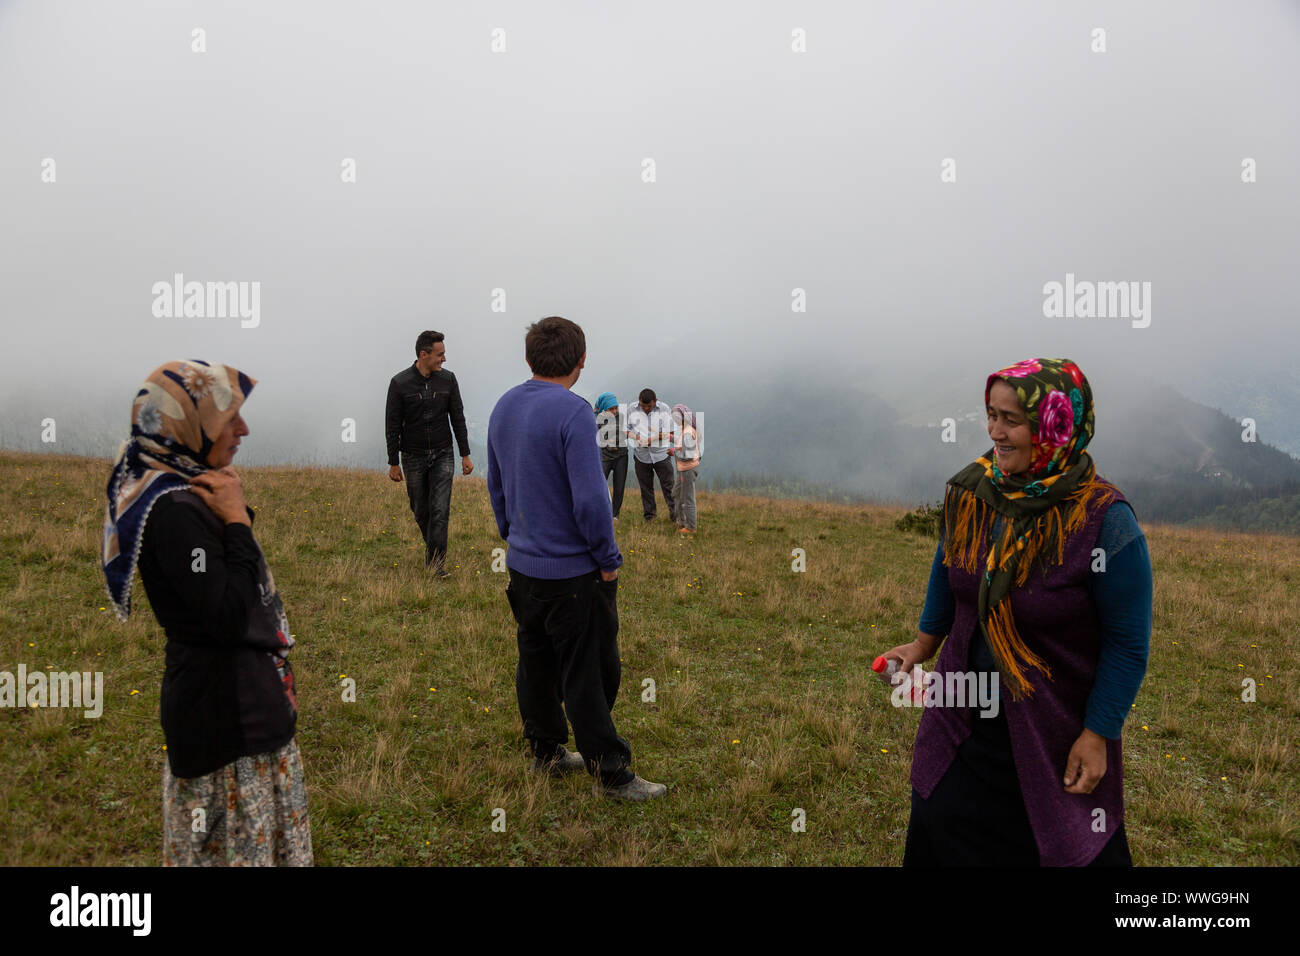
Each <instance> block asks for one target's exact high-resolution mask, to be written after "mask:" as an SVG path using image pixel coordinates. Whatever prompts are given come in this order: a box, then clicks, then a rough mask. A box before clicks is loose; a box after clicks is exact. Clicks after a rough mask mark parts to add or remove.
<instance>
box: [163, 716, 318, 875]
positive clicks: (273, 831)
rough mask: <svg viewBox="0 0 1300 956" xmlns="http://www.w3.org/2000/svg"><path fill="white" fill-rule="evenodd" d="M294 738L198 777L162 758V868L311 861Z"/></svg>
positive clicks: (304, 796) (303, 789)
mask: <svg viewBox="0 0 1300 956" xmlns="http://www.w3.org/2000/svg"><path fill="white" fill-rule="evenodd" d="M311 865H312V856H311V829H310V827H309V826H308V824H307V787H306V785H305V783H304V782H303V772H302V757H301V756H300V755H299V753H298V744H297V741H294V740H290V741H289V742H288V743H287V744H285V745H284V746H283V747H281V748H280V749H279V750H276V751H273V752H271V753H264V754H257V755H255V756H252V757H240V758H239V759H238V760H236V761H235V762H234V763H231V764H227V765H226V766H224V767H222V768H221V769H220V770H217V771H215V772H213V773H210V774H207V775H206V776H203V777H173V776H172V773H171V767H170V765H169V764H168V763H167V761H166V760H164V761H163V866H311Z"/></svg>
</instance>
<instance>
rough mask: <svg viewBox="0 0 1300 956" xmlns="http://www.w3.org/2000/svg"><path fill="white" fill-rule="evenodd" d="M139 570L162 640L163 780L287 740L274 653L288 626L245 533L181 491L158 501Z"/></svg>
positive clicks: (289, 727) (289, 720)
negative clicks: (166, 766) (166, 771)
mask: <svg viewBox="0 0 1300 956" xmlns="http://www.w3.org/2000/svg"><path fill="white" fill-rule="evenodd" d="M249 516H250V519H251V517H252V512H251V511H250V512H249ZM195 549H202V558H201V563H200V558H199V557H198V555H196V553H195ZM139 567H140V579H141V580H142V581H143V582H144V588H145V593H147V594H148V595H149V603H150V604H151V605H152V607H153V612H154V615H155V616H156V617H157V618H158V623H159V624H161V625H162V628H163V631H164V632H165V633H166V634H167V648H166V655H167V666H166V670H165V672H164V674H163V683H162V705H161V716H162V727H163V736H164V737H165V738H166V741H167V758H168V761H169V762H170V765H171V771H172V774H173V775H174V776H177V777H201V776H204V775H206V774H209V773H212V772H213V771H215V770H219V769H220V768H221V767H224V766H225V765H227V764H229V763H233V762H234V761H235V760H236V759H237V758H239V757H245V756H251V755H254V754H261V753H267V752H270V751H274V750H278V749H279V748H281V747H283V746H284V745H285V744H287V743H288V742H289V741H290V740H292V739H293V734H294V728H295V725H296V723H297V711H296V708H295V706H294V704H293V702H292V700H291V699H290V696H289V694H288V692H287V689H286V686H285V683H284V682H283V681H282V679H281V675H280V671H279V668H278V667H277V664H278V663H279V664H280V666H282V667H283V668H284V669H285V672H286V675H287V678H288V680H289V681H290V682H292V672H291V671H289V670H288V668H289V662H288V661H287V660H284V661H282V662H281V659H280V658H279V657H278V656H277V655H276V654H275V653H274V652H275V651H276V650H277V649H283V648H284V646H285V643H286V641H285V639H284V636H283V632H282V630H281V629H282V628H285V627H287V626H288V625H287V621H285V619H284V616H283V612H282V609H281V604H280V598H279V596H278V595H277V594H276V592H275V589H274V586H273V583H272V580H271V577H270V573H269V572H268V571H267V568H266V562H265V560H264V559H263V557H262V552H261V549H260V548H258V546H257V542H256V540H254V538H253V531H252V528H251V527H249V526H247V525H242V524H227V525H223V524H222V523H221V521H219V520H218V519H217V517H216V516H215V515H214V514H213V513H212V511H211V509H209V508H208V506H207V505H205V504H204V503H203V501H202V499H200V498H199V497H198V496H197V495H195V494H194V493H193V492H191V491H184V490H182V491H174V492H170V493H168V494H164V495H162V496H161V497H159V498H158V500H157V501H156V502H154V505H153V508H152V510H151V511H150V512H149V518H148V521H147V523H146V525H145V531H144V540H143V542H142V545H141V549H140V562H139ZM200 568H201V570H200ZM290 686H291V683H290Z"/></svg>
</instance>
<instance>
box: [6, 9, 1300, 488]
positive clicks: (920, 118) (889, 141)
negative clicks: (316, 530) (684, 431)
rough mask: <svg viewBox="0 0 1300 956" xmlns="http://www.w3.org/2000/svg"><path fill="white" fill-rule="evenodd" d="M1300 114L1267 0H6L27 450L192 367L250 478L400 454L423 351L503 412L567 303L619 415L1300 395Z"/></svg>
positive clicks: (1285, 49)
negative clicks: (665, 381) (991, 395)
mask: <svg viewBox="0 0 1300 956" xmlns="http://www.w3.org/2000/svg"><path fill="white" fill-rule="evenodd" d="M1099 28H1100V29H1101V30H1103V31H1104V36H1102V35H1099V34H1097V33H1096V32H1095V31H1097V30H1098V29H1099ZM196 30H201V31H202V33H201V34H199V35H198V38H196V34H195V31H196ZM494 31H498V32H494ZM1102 42H1104V47H1105V49H1104V52H1101V51H1099V50H1098V47H1099V45H1100V43H1102ZM200 43H201V45H202V46H203V47H204V51H203V52H196V50H195V46H196V45H197V44H200ZM494 44H495V45H496V46H497V47H498V51H497V52H494V50H493V46H494ZM801 44H802V45H803V46H804V47H805V51H804V52H797V51H796V49H794V47H797V46H800V45H801ZM502 46H504V49H500V48H501V47H502ZM1298 90H1300V4H1296V3H1283V2H1268V0H1258V2H1250V3H1230V2H1212V3H1194V2H1185V0H1179V2H1147V3H1140V4H1133V3H1077V4H1076V3H1050V4H1046V3H1041V2H1036V0H1026V2H1020V3H983V4H971V3H957V2H949V3H918V2H914V0H906V2H893V3H851V2H824V3H807V2H790V3H771V2H768V3H759V2H751V0H745V2H733V3H710V2H701V0H694V2H680V3H674V2H657V3H654V4H610V3H598V2H590V3H577V2H565V3H558V2H536V0H531V2H519V3H504V2H502V3H451V2H432V3H429V2H422V3H416V2H410V3H360V2H354V3H341V2H321V0H312V2H295V3H289V2H277V0H258V2H233V0H223V2H219V3H218V2H212V3H177V2H165V3H163V2H157V3H144V2H122V3H112V4H107V3H100V2H81V3H74V2H59V3H47V2H36V0H15V2H3V0H0V137H2V140H0V142H2V143H3V148H0V316H3V322H4V333H5V337H4V348H3V351H0V399H3V402H4V409H3V414H2V415H0V426H2V429H0V438H2V439H3V441H4V442H5V443H6V444H8V445H10V446H14V445H18V446H22V447H30V448H42V447H46V448H49V447H50V446H42V445H41V444H40V441H39V434H40V421H41V419H42V418H44V417H47V416H48V417H54V418H55V419H56V421H57V422H58V423H59V428H60V438H61V441H60V442H59V443H57V445H56V446H55V448H53V449H51V450H60V451H92V452H95V453H100V454H107V453H109V452H111V451H112V449H113V447H114V446H115V445H116V441H117V440H118V439H120V438H122V437H125V434H126V431H127V427H128V425H129V413H130V405H131V399H132V397H133V396H134V393H135V390H136V388H137V386H138V384H139V382H140V381H141V380H142V379H143V377H144V376H145V375H146V374H147V373H148V372H149V371H150V369H152V368H153V367H155V366H156V365H158V364H160V363H161V362H163V361H166V360H169V359H173V358H191V357H193V358H204V359H208V360H211V361H219V362H224V363H226V364H229V365H233V366H235V367H237V368H240V369H242V370H244V371H245V372H247V373H248V374H249V375H251V376H253V377H254V378H257V379H258V380H259V383H260V384H259V385H258V387H257V390H256V392H255V393H254V396H253V398H252V399H251V400H250V402H249V405H248V407H247V416H246V417H247V418H248V421H249V423H250V426H251V427H252V430H253V433H252V435H251V436H250V437H249V438H248V439H246V440H245V442H244V446H243V449H241V460H244V461H247V462H253V461H258V462H267V461H276V460H284V459H286V458H290V459H302V458H303V457H312V458H314V459H315V460H319V461H330V462H339V463H352V464H368V465H373V466H374V467H382V466H383V465H384V460H383V455H382V447H381V446H382V413H383V401H384V394H385V390H386V386H387V382H388V379H389V378H390V377H391V376H392V375H393V374H394V373H395V372H397V371H399V370H400V369H402V368H403V367H404V366H406V365H408V364H409V363H410V361H411V359H412V358H413V345H414V340H415V336H416V335H417V333H418V332H420V331H421V330H422V329H426V328H432V329H437V330H440V331H443V332H445V333H446V336H447V368H449V369H451V370H452V371H454V372H455V373H456V374H457V376H458V378H459V380H460V382H461V387H462V392H463V394H464V397H465V402H466V412H467V416H468V417H469V418H470V420H471V421H473V422H477V423H479V424H480V425H485V424H486V421H487V416H488V413H489V412H490V410H491V407H492V404H493V403H494V402H495V400H496V398H497V397H498V396H499V395H500V394H501V393H502V392H503V391H505V390H506V389H507V388H508V387H510V386H511V385H513V384H515V383H517V382H518V381H521V380H523V379H524V378H526V377H528V374H529V373H528V371H527V368H526V366H525V365H524V362H523V330H524V328H525V327H526V325H527V324H528V323H529V322H531V321H534V320H536V319H537V318H540V317H542V316H545V315H550V314H560V315H564V316H567V317H569V318H571V319H574V320H575V321H577V322H579V323H580V324H581V325H582V326H583V328H584V329H585V331H586V334H587V339H588V350H589V352H588V361H587V366H586V370H585V371H584V372H583V375H582V378H581V380H580V381H579V383H578V386H577V391H579V392H580V393H582V394H583V395H584V396H585V397H588V398H590V397H593V396H594V395H595V394H597V393H598V392H600V391H603V390H605V389H607V388H608V389H611V390H614V391H617V392H619V397H620V398H622V399H626V398H627V397H628V395H629V392H630V391H632V390H636V389H639V388H641V387H642V386H644V385H650V386H653V385H654V384H655V376H656V372H657V371H660V370H662V369H665V368H667V367H669V366H672V367H673V368H674V369H675V370H676V372H677V373H678V374H675V375H674V376H673V378H674V380H681V379H682V378H683V377H684V378H685V379H686V380H687V381H689V380H690V379H691V377H692V376H699V377H701V378H704V377H707V378H709V379H710V380H712V381H724V382H728V381H732V380H733V379H734V381H735V387H736V388H743V387H744V382H745V379H746V376H747V375H748V374H750V370H752V369H754V368H755V367H763V368H773V367H783V368H785V369H786V370H787V371H788V372H789V374H791V375H797V376H800V377H804V378H813V379H815V380H818V381H823V382H824V383H825V386H826V389H827V396H828V401H834V400H835V396H836V395H837V390H838V389H840V388H842V387H844V386H845V385H847V384H862V383H869V387H870V388H871V389H872V390H874V391H877V392H879V393H880V394H881V395H882V396H883V397H885V398H886V399H887V400H890V401H891V402H892V403H894V404H895V406H896V407H898V408H900V409H901V410H903V411H905V412H908V413H912V412H917V411H918V410H924V411H928V410H929V409H930V407H932V406H935V405H936V404H937V405H938V406H943V404H944V403H945V402H958V401H966V398H969V402H968V404H969V405H970V406H971V407H978V405H979V395H980V390H981V388H982V383H983V380H984V377H985V375H987V374H988V373H989V372H991V371H993V370H995V369H997V368H999V367H1001V366H1002V365H1006V364H1010V363H1011V362H1014V361H1016V360H1019V359H1022V358H1025V357H1028V356H1035V355H1038V356H1044V355H1046V356H1055V355H1068V356H1070V357H1072V358H1074V359H1076V360H1077V361H1078V362H1079V363H1080V364H1081V365H1082V367H1083V368H1084V370H1085V372H1087V373H1088V375H1089V377H1090V378H1091V379H1092V380H1093V382H1094V386H1095V388H1096V390H1097V393H1098V401H1099V403H1100V402H1101V401H1103V400H1104V396H1105V388H1106V386H1107V384H1108V383H1116V382H1119V381H1122V380H1125V379H1127V378H1131V377H1132V376H1135V375H1138V374H1144V375H1150V376H1151V377H1152V378H1155V379H1158V380H1163V381H1168V382H1171V383H1173V384H1175V385H1176V386H1178V387H1180V388H1181V389H1182V390H1183V391H1184V392H1185V393H1186V394H1188V395H1190V396H1191V397H1193V398H1197V399H1198V400H1202V401H1209V400H1210V399H1212V398H1213V397H1214V396H1215V395H1219V394H1224V392H1223V390H1222V389H1221V388H1220V389H1218V390H1217V391H1216V386H1215V381H1216V379H1226V380H1231V381H1232V382H1234V383H1237V384H1240V383H1241V382H1249V381H1253V382H1257V383H1260V384H1259V386H1258V387H1259V388H1266V387H1267V386H1268V383H1269V382H1270V381H1273V380H1275V379H1278V380H1280V377H1286V376H1289V381H1290V382H1291V383H1292V384H1293V385H1294V384H1295V383H1296V382H1297V381H1298V380H1300V379H1297V376H1296V372H1295V371H1294V370H1293V368H1292V367H1291V366H1292V365H1293V359H1294V355H1295V353H1296V344H1297V342H1300V333H1298V332H1297V322H1298V321H1300V309H1298V308H1297V306H1298V305H1300V292H1297V282H1296V275H1297V262H1300V182H1298V177H1300V110H1298V109H1297V105H1296V104H1297V101H1296V95H1297V91H1298ZM49 160H53V163H52V164H51V163H50V162H48V161H49ZM347 160H353V161H354V162H355V182H346V181H344V178H345V175H344V172H345V169H344V164H345V161H347ZM646 160H652V161H653V164H654V167H653V173H654V181H652V182H648V181H646V178H647V172H646V168H647V166H646V163H645V161H646ZM946 160H952V161H953V164H952V165H949V166H948V167H946V168H947V169H948V170H949V171H950V173H951V171H953V170H954V169H955V182H945V181H943V177H942V175H941V174H942V173H943V172H944V169H945V165H944V164H945V161H946ZM1246 160H1253V168H1254V176H1255V178H1256V181H1255V182H1243V162H1244V161H1246ZM51 178H52V179H53V181H48V180H49V179H51ZM177 273H181V274H183V275H184V277H185V280H186V281H198V282H210V281H223V282H224V281H234V282H248V283H252V282H257V283H260V314H259V317H258V318H259V322H258V324H257V326H256V327H252V328H243V327H241V325H242V323H241V320H240V318H239V317H237V316H235V317H223V316H206V317H191V318H186V317H183V316H180V317H167V316H162V317H159V316H156V315H155V314H154V311H155V310H154V305H155V295H154V292H153V291H152V289H153V286H154V284H155V283H157V282H171V281H172V278H173V276H174V275H175V274H177ZM1067 273H1073V274H1074V275H1075V276H1076V278H1077V279H1078V280H1080V281H1097V282H1138V283H1150V289H1151V297H1150V302H1149V303H1148V306H1149V309H1150V313H1149V316H1148V318H1149V323H1150V324H1149V325H1148V326H1147V327H1145V328H1136V327H1134V325H1133V322H1131V321H1129V320H1128V319H1127V318H1100V317H1093V318H1048V317H1045V316H1044V314H1043V306H1044V298H1045V296H1044V292H1043V288H1044V285H1045V283H1049V282H1052V281H1058V282H1064V281H1065V279H1066V274H1067ZM795 289H802V290H804V294H805V296H806V311H802V312H796V311H792V302H793V301H794V298H793V295H794V293H793V290H795ZM494 290H504V293H505V299H504V302H505V311H503V312H502V311H494V310H493V303H494V298H493V297H494ZM496 301H497V303H498V304H500V299H499V298H498V299H497V300H496ZM683 372H684V375H683V374H682V373H683ZM855 376H857V377H859V379H860V380H859V381H856V382H849V381H847V379H848V378H851V377H855ZM949 396H964V397H963V398H960V399H954V398H950V397H949ZM663 397H665V398H667V399H669V400H670V402H671V401H685V402H686V403H687V404H691V396H690V395H689V394H682V395H676V394H675V395H666V396H663ZM697 410H701V411H706V412H707V410H706V409H697ZM954 411H955V409H954ZM1232 411H1233V412H1234V413H1236V414H1247V413H1248V412H1249V411H1250V409H1233V410H1232ZM1296 411H1297V410H1296V409H1294V408H1289V409H1286V408H1284V409H1281V410H1279V411H1273V412H1270V414H1274V415H1279V416H1280V415H1284V414H1285V415H1294V414H1295V413H1296ZM345 417H353V418H355V419H356V420H357V423H358V444H357V445H354V446H349V445H346V444H344V443H342V442H341V440H340V422H341V420H342V419H343V418H345ZM923 417H924V416H923ZM1267 425H1268V423H1267V422H1261V423H1260V431H1261V436H1262V437H1263V438H1264V439H1265V440H1267V438H1268V429H1267ZM714 427H718V425H717V423H714ZM64 436H67V439H66V440H64ZM304 440H306V441H308V445H306V446H304V444H303V441H304ZM87 443H88V444H87ZM304 447H306V448H307V449H308V451H307V452H306V453H305V452H304ZM377 449H378V451H377ZM475 453H476V457H480V458H481V463H483V464H485V463H486V459H485V457H484V456H483V450H482V448H481V447H478V448H476V449H475Z"/></svg>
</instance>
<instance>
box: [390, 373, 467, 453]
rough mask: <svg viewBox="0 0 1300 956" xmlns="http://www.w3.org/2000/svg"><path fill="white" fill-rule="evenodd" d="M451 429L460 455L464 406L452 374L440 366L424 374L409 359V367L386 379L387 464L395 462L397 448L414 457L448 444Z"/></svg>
mask: <svg viewBox="0 0 1300 956" xmlns="http://www.w3.org/2000/svg"><path fill="white" fill-rule="evenodd" d="M449 419H450V423H451V424H450V427H448V420H449ZM453 429H454V430H455V432H456V444H458V445H459V446H460V455H461V457H462V458H465V457H468V456H469V434H468V433H467V432H466V431H465V406H464V405H462V404H461V401H460V386H459V385H457V384H456V376H455V375H453V374H452V373H451V372H449V371H447V370H446V369H445V368H444V369H439V370H438V371H436V372H434V373H433V374H431V375H430V376H429V377H428V378H425V377H424V376H423V375H421V374H420V370H419V369H417V368H416V367H415V363H414V362H412V363H411V367H410V368H407V369H403V370H402V371H400V372H398V373H397V374H396V375H394V376H393V379H392V381H390V382H389V383H388V404H387V407H386V409H385V412H384V434H385V437H386V438H387V440H388V464H389V465H396V464H397V463H398V461H397V453H398V452H399V451H400V452H401V453H402V457H403V458H413V457H415V458H418V457H419V456H421V455H427V454H428V453H429V452H431V451H441V450H442V449H444V448H449V447H450V446H451V438H452V430H453Z"/></svg>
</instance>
